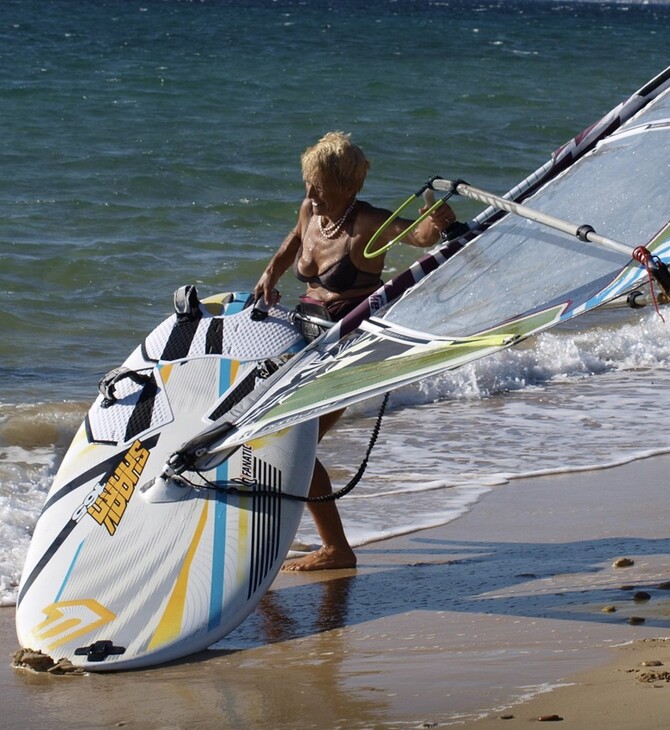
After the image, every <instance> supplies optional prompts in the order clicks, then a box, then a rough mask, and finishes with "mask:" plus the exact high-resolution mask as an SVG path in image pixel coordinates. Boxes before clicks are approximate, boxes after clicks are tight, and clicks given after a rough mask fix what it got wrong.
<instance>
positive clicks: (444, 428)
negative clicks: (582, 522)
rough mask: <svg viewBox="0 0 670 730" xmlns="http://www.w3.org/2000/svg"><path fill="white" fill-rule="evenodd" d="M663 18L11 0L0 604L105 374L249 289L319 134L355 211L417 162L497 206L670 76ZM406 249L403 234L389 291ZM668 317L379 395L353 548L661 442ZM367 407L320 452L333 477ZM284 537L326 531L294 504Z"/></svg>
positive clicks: (627, 323) (293, 210) (637, 9)
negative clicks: (195, 307)
mask: <svg viewBox="0 0 670 730" xmlns="http://www.w3.org/2000/svg"><path fill="white" fill-rule="evenodd" d="M668 27H670V5H669V4H668V3H667V2H652V1H651V0H649V1H648V2H634V1H632V0H631V1H628V2H609V3H603V2H586V1H581V2H569V1H568V0H528V1H522V0H78V1H77V2H72V1H71V0H2V2H1V3H0V41H1V42H0V104H1V109H2V121H1V122H0V128H1V130H2V175H1V176H0V605H5V606H8V605H12V604H13V603H14V602H15V600H16V592H17V585H18V582H19V578H20V574H21V569H22V564H23V560H24V557H25V554H26V550H27V547H28V543H29V540H30V537H31V533H32V531H33V528H34V525H35V523H36V521H37V518H38V516H39V514H40V510H41V508H42V505H43V503H44V499H45V495H46V493H47V491H48V489H49V485H50V483H51V480H52V478H53V476H54V474H55V473H56V471H57V469H58V466H59V463H60V461H61V459H62V458H63V455H64V453H65V451H66V449H67V447H68V444H69V442H70V440H71V439H72V436H73V435H74V433H75V430H76V429H77V427H78V424H79V423H80V422H81V420H82V418H83V417H84V415H85V413H86V410H87V408H88V406H89V405H90V403H91V402H92V401H93V399H94V398H95V396H96V394H97V384H98V381H99V379H100V378H101V377H102V376H103V375H104V374H105V373H106V372H107V371H109V370H111V369H112V368H114V367H116V366H118V365H120V364H121V363H122V362H123V360H124V359H125V358H126V356H127V355H128V354H129V353H130V351H131V350H133V349H134V348H135V346H136V345H137V344H138V343H139V341H140V339H141V338H142V337H143V336H144V335H145V334H147V333H148V332H149V331H150V330H151V329H153V327H155V326H156V325H157V324H158V323H159V322H160V321H161V320H162V319H163V318H164V317H165V316H167V315H168V314H169V313H170V312H171V310H172V295H173V292H174V290H175V289H177V288H178V287H179V286H181V285H184V284H195V285H196V286H197V289H198V292H199V293H200V295H201V296H206V295H210V294H214V293H217V292H220V291H245V290H249V289H250V288H252V287H253V285H254V283H255V282H256V280H257V278H258V276H259V275H260V273H261V271H262V269H263V267H264V265H265V263H266V262H267V260H268V259H269V258H270V256H271V255H272V254H273V252H274V251H275V250H276V248H277V246H278V245H279V244H280V242H281V241H282V240H283V238H284V236H285V235H286V234H287V233H288V231H289V230H290V229H291V228H292V226H293V225H294V223H295V219H296V214H297V210H298V206H299V204H300V202H301V199H302V196H303V192H304V187H303V182H302V179H301V174H300V163H299V159H300V154H301V153H302V151H303V150H304V149H305V148H306V147H307V146H308V145H311V144H313V143H314V142H315V141H316V140H317V139H318V138H319V137H320V136H321V135H322V134H324V133H325V132H327V131H330V130H343V131H345V132H348V133H351V135H352V138H353V140H354V141H355V142H356V143H358V144H360V145H361V146H362V147H363V148H364V150H365V151H366V154H367V156H368V157H369V158H370V160H371V162H372V167H371V170H370V174H369V177H368V180H367V182H366V185H365V188H364V190H363V193H362V195H361V197H363V198H364V199H366V200H368V201H369V202H371V203H374V204H375V205H378V206H381V207H385V208H389V209H391V210H393V209H395V207H397V205H398V204H400V203H401V202H402V201H404V200H405V199H406V198H407V197H408V195H410V194H411V193H412V192H415V191H416V190H417V189H418V188H420V187H421V185H422V184H423V182H424V181H426V180H427V179H428V178H429V177H431V176H433V175H441V176H443V177H446V178H451V179H454V178H462V179H465V180H467V181H468V182H470V183H471V184H473V185H476V186H477V187H480V188H484V189H488V190H491V191H493V192H498V193H503V192H505V191H506V190H508V189H509V188H511V187H512V186H514V185H515V184H516V183H517V182H518V181H519V180H520V179H522V178H523V177H525V176H526V175H527V174H529V173H530V172H532V171H533V170H535V169H536V168H537V167H539V166H540V165H541V164H542V163H543V162H544V161H545V160H546V159H548V157H549V156H550V154H551V152H552V151H553V150H555V149H556V148H557V147H559V146H560V145H561V144H562V143H564V142H565V141H567V140H568V139H569V138H571V137H573V136H574V135H575V134H577V133H578V132H580V131H581V130H582V129H583V128H585V127H586V126H588V125H589V124H591V123H592V122H594V121H595V120H597V119H598V118H600V117H601V116H602V115H603V114H604V113H606V112H607V111H609V109H610V108H612V107H613V106H615V105H616V104H618V103H619V102H621V101H622V100H623V99H625V98H626V97H627V96H628V95H629V94H631V93H633V92H634V91H635V90H636V89H638V88H639V87H641V86H642V85H643V84H644V83H645V82H646V81H647V80H648V79H649V78H651V77H652V76H654V75H655V74H657V73H659V72H660V71H662V70H663V69H664V68H665V67H666V66H667V65H668V59H669V54H668V38H667V28H668ZM454 207H455V209H456V211H457V213H458V215H459V218H461V219H462V220H467V219H468V218H470V217H472V216H473V215H475V214H476V213H478V212H479V211H480V209H481V208H480V207H478V206H477V204H475V203H472V202H469V201H466V200H461V199H457V200H456V201H455V202H454ZM579 222H580V223H583V222H588V221H579ZM601 232H602V233H604V234H606V233H607V232H606V231H601ZM634 243H637V242H634ZM415 254H416V249H411V248H409V247H396V249H394V250H393V251H392V252H390V254H389V255H388V257H387V269H386V274H385V276H386V277H387V278H388V277H390V276H392V275H394V274H396V273H399V272H400V271H402V270H403V269H404V268H406V267H407V266H408V265H409V264H410V263H411V262H412V260H413V258H414V257H415ZM519 266H523V261H522V260H520V261H519ZM547 275H548V276H550V275H551V272H550V271H548V272H547ZM280 288H281V290H282V294H283V302H284V303H290V302H291V301H294V300H295V299H296V298H297V296H298V294H299V293H300V291H301V289H300V287H299V285H298V283H297V282H296V281H294V280H293V279H292V276H291V275H290V274H287V275H286V276H285V277H284V279H283V280H282V282H281V286H280ZM668 319H669V318H668V316H667V315H666V317H665V320H664V319H663V318H662V316H660V315H659V314H658V313H657V312H656V311H654V310H653V308H648V309H643V310H636V311H633V310H630V309H617V310H610V311H605V312H603V313H601V314H597V315H594V316H592V317H587V318H582V319H580V320H576V321H575V322H574V323H573V324H572V325H570V326H569V327H563V328H561V329H555V330H551V331H549V332H547V333H546V334H543V335H542V336H539V337H537V338H535V339H534V340H532V341H529V342H527V343H525V344H524V345H523V346H521V347H519V348H516V349H510V350H507V351H505V352H502V353H500V354H497V355H495V356H492V357H489V358H486V359H483V360H480V361H477V362H476V363H474V364H472V365H469V366H466V367H463V368H461V369H459V370H456V371H454V372H452V373H449V374H445V375H443V376H440V377H435V378H432V379H430V380H429V381H425V382H421V383H418V384H416V385H413V386H410V387H407V388H403V389H401V390H399V391H396V392H394V393H393V394H392V395H391V398H390V401H389V406H388V409H387V413H386V414H385V416H384V419H383V422H382V427H381V431H380V434H379V438H378V441H377V444H376V445H375V447H374V449H373V450H372V453H371V456H370V459H369V465H368V468H367V471H366V473H365V475H364V477H363V479H362V480H361V482H360V483H359V484H358V486H356V488H355V489H354V490H353V491H352V492H351V493H350V494H349V495H348V496H346V497H345V498H343V499H342V500H340V502H339V506H340V511H341V514H342V518H343V521H344V524H345V528H346V531H347V534H348V536H349V538H350V540H351V541H352V543H353V544H354V545H362V544H365V543H368V542H370V541H373V540H377V539H379V538H382V537H388V536H392V535H397V534H401V533H410V532H413V531H416V530H419V529H421V528H425V527H428V526H433V525H439V524H444V523H448V522H450V521H452V520H455V519H457V518H458V517H459V516H460V515H462V514H464V513H465V512H466V511H469V510H476V509H477V507H478V504H480V503H481V500H482V499H485V497H486V494H487V493H488V492H490V491H491V490H492V489H495V488H496V487H498V486H500V485H504V484H505V483H506V482H509V480H513V479H520V478H522V477H524V476H527V475H530V474H544V473H548V474H549V473H554V472H565V471H570V470H585V469H604V468H606V467H608V466H610V465H612V464H618V463H623V462H629V461H633V460H636V459H640V458H643V457H645V456H648V455H650V454H654V453H663V452H668V451H670V438H669V437H668V434H666V432H665V427H664V424H666V423H667V410H668V406H669V405H670V395H669V393H670V371H669V369H668V365H669V362H670V321H667V320H668ZM378 410H379V401H376V400H372V401H368V402H365V403H363V404H360V405H358V406H355V407H352V408H350V409H349V410H348V411H347V413H346V414H345V416H344V418H343V419H342V420H341V421H340V423H339V425H338V427H337V429H336V430H335V431H333V432H332V433H331V434H330V435H329V436H328V437H327V438H326V439H325V440H324V441H323V442H322V445H321V451H320V457H321V459H322V461H323V462H324V464H325V465H326V466H327V467H328V469H329V471H330V473H331V476H332V478H333V483H334V487H335V488H336V489H338V488H340V487H342V486H344V485H346V484H347V483H348V481H349V480H350V479H351V477H352V476H353V474H354V473H355V472H356V470H357V469H358V466H359V464H360V462H361V461H362V459H363V458H364V455H365V451H366V449H367V445H368V442H369V439H370V436H371V433H372V430H373V427H374V425H375V422H376V418H377V414H378ZM519 519H520V524H522V520H523V515H521V514H520V515H519ZM297 537H298V540H299V541H300V543H302V544H304V545H312V544H316V543H317V542H318V537H317V535H316V533H315V530H314V526H313V524H312V522H311V520H310V519H309V517H308V516H305V519H304V520H303V523H302V525H301V527H300V530H299V533H298V536H297Z"/></svg>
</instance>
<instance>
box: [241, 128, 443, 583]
mask: <svg viewBox="0 0 670 730" xmlns="http://www.w3.org/2000/svg"><path fill="white" fill-rule="evenodd" d="M301 163H302V175H303V179H304V181H305V190H306V197H305V199H304V200H303V202H302V204H301V206H300V212H299V214H298V221H297V223H296V226H295V228H294V229H293V230H292V231H291V232H290V233H289V234H288V236H287V237H286V238H285V239H284V241H283V242H282V244H281V246H280V247H279V249H278V251H277V253H276V254H275V255H274V256H273V257H272V259H271V260H270V263H269V264H268V265H267V267H266V268H265V271H264V272H263V274H262V276H261V278H260V279H259V280H258V283H257V284H256V287H255V289H254V294H255V296H256V298H257V299H260V298H261V297H262V298H263V299H265V301H266V303H267V304H275V303H276V302H277V301H279V293H278V292H277V290H276V286H277V283H278V281H279V279H280V278H281V276H282V275H283V274H284V273H285V272H286V271H288V269H290V268H293V270H294V273H295V275H296V276H297V277H298V279H300V281H304V282H305V283H306V284H307V288H306V291H305V294H304V295H303V296H302V297H301V300H302V301H304V302H307V303H310V304H317V305H320V306H322V307H324V308H325V310H326V311H327V312H328V315H329V316H330V319H332V320H334V321H336V320H339V319H341V318H342V317H344V315H345V314H347V313H348V312H350V311H351V310H352V309H353V308H354V307H355V306H356V305H357V304H359V303H360V302H361V301H363V300H364V299H365V298H366V297H367V296H369V295H370V294H371V293H372V292H374V291H375V290H376V289H377V288H378V287H379V286H380V285H381V273H382V270H383V268H384V255H383V254H381V255H379V256H376V257H374V258H371V259H367V258H365V256H364V255H363V252H364V250H365V247H366V245H367V244H368V242H369V241H370V239H371V238H372V236H373V235H374V234H375V233H376V231H377V230H378V229H379V228H380V227H381V226H382V224H383V223H384V222H385V221H386V220H388V218H389V216H390V215H391V213H390V212H389V211H388V210H384V209H382V208H375V207H373V206H372V205H370V204H369V203H366V202H364V201H362V200H358V198H357V195H358V193H359V192H360V190H361V188H362V187H363V183H364V182H365V178H366V176H367V173H368V169H369V167H370V163H369V162H368V160H367V159H366V157H365V155H364V153H363V150H362V149H361V148H360V147H358V146H356V145H354V144H353V143H352V142H351V140H350V139H349V136H348V135H346V134H344V133H342V132H329V133H328V134H326V135H325V136H324V137H322V138H321V139H320V140H319V141H318V142H317V143H316V144H315V145H314V146H313V147H309V148H308V149H307V150H305V152H304V153H303V155H302V158H301ZM424 210H426V209H425V208H424V209H422V211H421V212H424ZM455 220H456V216H455V214H454V212H453V210H452V209H451V208H450V207H449V206H448V205H446V204H445V205H442V206H440V207H439V208H438V209H437V210H436V211H434V212H433V213H432V214H431V216H430V217H428V218H426V219H425V220H423V221H422V222H421V223H420V224H419V225H417V226H416V227H415V228H413V229H411V230H410V232H409V233H408V234H407V235H406V236H405V237H404V238H403V242H404V243H408V244H410V245H412V246H418V247H428V246H433V245H434V244H435V243H437V242H438V240H439V239H440V233H441V231H443V230H445V229H446V228H448V227H449V225H450V224H452V223H454V221H455ZM411 225H412V221H410V220H406V219H403V218H397V219H396V220H395V221H393V223H391V224H390V225H389V226H388V227H387V228H386V229H385V230H384V232H383V233H382V234H381V235H380V237H379V238H378V239H377V241H376V242H375V248H382V247H383V246H384V245H385V244H386V243H388V242H389V241H391V240H393V239H394V238H396V237H397V236H399V235H400V234H401V233H402V232H403V231H405V230H406V229H407V228H408V227H409V226H411ZM342 413H343V411H338V412H335V413H329V414H327V415H325V416H322V417H321V419H320V421H319V441H321V439H322V438H323V436H324V435H325V434H326V433H327V432H328V431H329V430H330V429H331V428H332V427H333V426H334V425H335V423H336V422H337V420H338V419H339V418H340V416H341V415H342ZM331 492H332V487H331V483H330V477H329V476H328V472H327V471H326V470H325V468H324V467H323V465H322V464H321V462H320V461H319V460H318V459H317V460H316V464H315V467H314V474H313V476H312V483H311V487H310V492H309V494H310V496H311V497H317V496H322V495H325V494H330V493H331ZM308 506H309V509H310V511H311V513H312V516H313V518H314V522H315V523H316V528H317V530H318V533H319V536H320V537H321V541H322V547H321V548H320V549H319V550H317V551H316V552H313V553H310V554H309V555H307V556H306V557H304V558H301V559H300V560H296V561H294V562H292V563H289V564H287V565H286V566H285V567H284V570H326V569H334V568H353V567H354V566H355V565H356V556H355V554H354V551H353V550H352V549H351V546H350V545H349V542H348V540H347V538H346V535H345V533H344V529H343V527H342V522H341V520H340V516H339V512H338V510H337V507H336V505H335V502H317V503H314V502H312V503H309V505H308Z"/></svg>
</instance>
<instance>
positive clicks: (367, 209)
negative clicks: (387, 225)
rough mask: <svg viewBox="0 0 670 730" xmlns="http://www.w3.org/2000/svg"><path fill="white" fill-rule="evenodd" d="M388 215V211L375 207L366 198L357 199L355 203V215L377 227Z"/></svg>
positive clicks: (389, 213) (361, 220)
mask: <svg viewBox="0 0 670 730" xmlns="http://www.w3.org/2000/svg"><path fill="white" fill-rule="evenodd" d="M390 215H391V212H390V211H388V210H385V209H384V208H377V207H376V206H374V205H371V204H370V203H368V202H367V201H366V200H359V201H358V202H357V204H356V217H357V219H358V220H359V221H360V222H365V223H369V224H371V225H376V226H377V227H379V226H380V225H381V224H382V223H383V222H384V221H385V220H386V219H387V218H388V217H389V216H390Z"/></svg>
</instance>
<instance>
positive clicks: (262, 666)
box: [0, 456, 670, 730]
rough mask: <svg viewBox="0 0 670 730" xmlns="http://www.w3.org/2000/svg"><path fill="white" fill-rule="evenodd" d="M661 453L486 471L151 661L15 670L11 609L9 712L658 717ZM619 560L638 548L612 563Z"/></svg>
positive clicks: (410, 718) (667, 623)
mask: <svg viewBox="0 0 670 730" xmlns="http://www.w3.org/2000/svg"><path fill="white" fill-rule="evenodd" d="M669 469H670V456H654V457H651V458H647V459H643V460H640V461H636V462H631V463H627V464H623V465H620V466H615V467H611V468H608V469H602V470H595V471H590V472H577V473H567V474H558V475H551V476H537V477H527V478H523V479H518V480H513V481H511V482H509V483H507V484H505V485H502V486H499V487H494V488H493V490H492V491H491V492H489V493H488V494H486V495H485V496H483V497H482V499H481V500H480V502H478V503H477V504H476V505H475V506H474V508H473V509H472V511H470V512H468V513H467V514H465V515H463V516H462V517H460V518H458V519H457V520H455V521H453V522H451V523H449V524H447V525H444V526H441V527H437V528H430V529H428V530H423V531H421V532H415V533H411V534H409V535H405V536H402V537H396V538H392V539H389V540H386V541H382V542H378V543H372V544H370V545H368V546H366V547H363V548H360V549H358V550H357V554H358V558H359V566H358V568H357V569H355V570H344V571H328V572H323V573H318V574H317V573H314V574H306V573H305V574H280V575H279V577H278V578H277V580H276V581H275V583H274V584H273V586H272V588H271V590H270V592H269V593H268V594H267V595H266V597H265V598H264V599H263V601H262V602H261V605H260V606H259V608H258V609H257V610H256V611H255V612H254V613H253V614H252V615H251V616H250V617H249V618H248V619H247V620H246V621H245V622H244V623H243V624H242V625H241V626H240V627H239V628H238V629H236V630H235V631H234V632H233V633H231V634H230V635H229V636H228V637H226V638H225V639H224V640H223V641H221V642H219V643H218V644H217V645H215V647H214V648H212V649H210V650H208V651H207V652H203V653H201V654H199V655H195V656H192V657H187V658H186V659H184V660H182V661H180V662H175V663H173V664H171V665H165V666H162V667H156V668H154V669H148V670H138V671H134V672H126V673H118V674H90V675H85V676H65V677H54V676H51V675H45V674H34V673H31V672H28V671H24V670H14V669H12V668H11V666H10V662H11V654H12V653H13V652H14V651H15V650H16V649H18V644H17V641H16V637H15V634H14V625H13V621H14V610H13V608H11V607H10V608H4V609H0V637H1V644H2V646H3V647H4V648H5V660H4V661H3V662H2V665H1V666H0V692H1V696H2V697H3V700H2V704H3V710H4V713H5V718H6V722H7V723H8V726H15V725H16V726H18V724H19V723H21V722H25V719H26V718H27V717H31V718H34V719H36V720H37V719H38V720H39V726H40V727H41V728H44V730H51V728H53V729H54V730H55V728H59V727H62V725H63V723H64V722H67V724H68V726H69V727H71V728H98V727H99V728H106V727H115V726H121V725H123V726H125V727H138V728H139V727H143V728H164V727H171V728H182V727H183V728H186V727H188V728H203V729H205V728H209V727H215V726H216V727H219V728H228V727H230V728H237V727H251V726H253V727H255V728H266V727H267V728H270V727H272V728H286V729H287V730H288V728H294V729H297V730H302V728H305V729H306V728H323V727H330V728H337V727H343V728H344V727H346V728H376V727H386V726H393V727H394V728H413V727H421V726H426V727H427V726H436V727H448V726H457V727H460V728H472V729H473V730H476V729H477V728H481V730H486V728H487V727H489V726H491V727H492V726H493V724H494V723H495V725H496V727H500V722H501V720H500V718H501V716H508V715H511V716H512V717H510V718H509V719H506V720H505V722H504V725H505V727H515V726H517V725H520V724H524V723H526V722H528V721H530V720H537V719H538V718H539V717H543V716H550V715H556V716H558V717H561V718H562V719H563V721H564V726H569V727H574V728H587V727H599V726H607V727H608V728H611V729H612V730H618V728H621V730H624V728H630V727H636V726H641V723H644V727H645V728H659V729H660V728H661V727H664V726H665V725H666V724H667V719H666V718H665V714H666V712H665V705H667V699H666V698H667V693H668V692H670V683H669V682H668V675H666V674H665V673H664V672H666V671H670V640H669V641H664V639H665V638H666V637H670V590H667V588H666V587H664V584H665V583H667V582H668V581H670V538H668V537H666V531H667V528H666V525H665V520H664V516H665V508H666V503H667V495H666V489H667V487H666V486H665V475H666V474H667V472H668V470H669ZM622 557H626V558H629V559H631V560H633V565H631V566H629V567H614V562H615V561H616V560H617V559H618V558H622ZM642 591H644V592H646V593H648V594H649V596H650V598H649V599H648V600H645V601H641V600H639V597H638V600H636V594H638V593H640V592H642ZM607 607H609V608H610V609H611V608H614V609H615V610H614V611H610V612H606V611H603V609H604V608H607ZM631 617H639V618H642V619H644V623H639V624H631V623H628V621H629V619H630V618H631ZM630 642H635V643H630ZM645 661H646V662H661V664H659V665H656V666H649V667H642V663H643V662H645ZM666 668H667V670H666ZM643 674H645V675H646V676H647V677H648V679H647V680H646V681H643V680H642V679H641V675H643ZM561 685H563V686H561ZM663 689H665V692H663ZM641 692H644V695H640V693H641ZM642 699H643V700H644V702H643V703H642V702H641V700H642ZM641 705H643V706H641ZM605 720H606V722H605Z"/></svg>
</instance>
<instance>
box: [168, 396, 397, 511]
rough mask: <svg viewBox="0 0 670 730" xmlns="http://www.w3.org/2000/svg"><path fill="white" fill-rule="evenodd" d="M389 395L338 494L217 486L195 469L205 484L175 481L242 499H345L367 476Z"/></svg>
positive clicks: (250, 485) (182, 477)
mask: <svg viewBox="0 0 670 730" xmlns="http://www.w3.org/2000/svg"><path fill="white" fill-rule="evenodd" d="M389 395H390V394H389V393H386V394H385V395H384V399H383V401H382V404H381V407H380V409H379V414H378V415H377V420H376V422H375V425H374V427H373V429H372V433H371V435H370V441H369V442H368V447H367V449H366V451H365V456H364V457H363V460H362V461H361V464H360V466H359V467H358V470H357V471H356V473H355V474H354V476H353V477H352V478H351V480H350V481H349V482H348V483H347V484H346V485H345V486H344V487H342V488H341V489H338V490H337V491H336V492H332V493H331V494H324V495H323V496H321V497H309V496H308V497H301V496H299V495H297V494H290V493H288V492H278V491H273V490H270V489H254V488H253V486H254V485H253V483H252V482H249V483H245V485H244V486H247V487H252V488H251V489H244V488H241V487H239V486H237V485H235V486H233V485H232V483H229V484H226V485H223V484H217V483H216V482H212V481H210V480H209V479H207V478H206V477H205V476H204V475H203V474H202V473H200V472H199V471H197V470H196V469H193V470H192V471H193V472H194V473H195V474H197V475H198V476H199V477H200V479H202V481H203V482H204V483H203V484H196V483H195V482H192V481H191V480H190V479H187V478H186V477H184V475H183V474H181V475H179V476H178V477H173V480H174V481H176V482H182V483H184V484H186V485H188V486H189V487H193V488H194V489H209V490H212V491H215V492H218V493H219V494H229V495H238V496H242V497H253V496H263V497H279V498H280V499H290V500H293V501H295V502H306V503H312V504H314V503H319V502H334V501H335V500H336V499H340V498H342V497H344V496H345V495H346V494H349V492H351V490H352V489H353V488H354V487H355V486H356V485H357V484H358V483H359V482H360V480H361V479H362V478H363V475H364V474H365V470H366V469H367V466H368V460H369V458H370V454H371V453H372V449H373V448H374V447H375V444H376V443H377V438H378V437H379V431H380V429H381V425H382V419H383V417H384V412H385V410H386V405H387V403H388V399H389Z"/></svg>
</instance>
